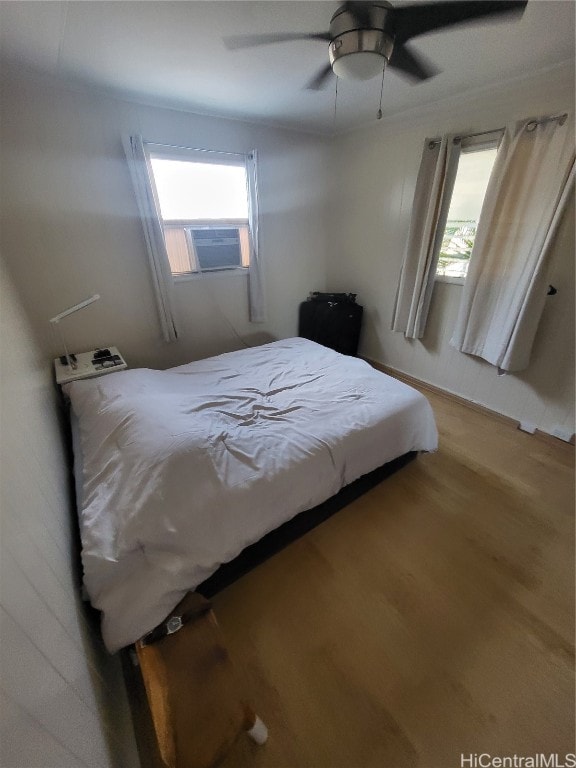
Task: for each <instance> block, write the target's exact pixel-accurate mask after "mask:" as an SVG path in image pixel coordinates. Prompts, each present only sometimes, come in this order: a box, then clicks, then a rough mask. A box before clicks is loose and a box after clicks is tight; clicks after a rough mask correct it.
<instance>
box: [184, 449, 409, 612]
mask: <svg viewBox="0 0 576 768" xmlns="http://www.w3.org/2000/svg"><path fill="white" fill-rule="evenodd" d="M416 455H417V453H416V452H415V451H411V452H410V453H405V454H404V455H403V456H399V457H398V458H397V459H393V460H392V461H389V462H388V463H387V464H383V465H382V466H381V467H377V468H376V469H374V470H373V471H372V472H369V473H368V474H366V475H362V477H359V478H358V480H355V481H354V482H353V483H350V484H349V485H346V486H345V487H344V488H342V490H341V491H339V492H338V493H337V494H336V495H335V496H331V497H330V498H329V499H327V500H326V501H324V502H322V504H319V505H318V506H317V507H313V508H312V509H308V510H306V511H304V512H300V514H298V515H296V517H293V518H292V519H291V520H288V521H287V522H285V523H283V524H282V525H281V526H279V527H278V528H275V529H274V530H273V531H270V533H267V534H266V536H264V537H263V538H261V539H260V540H259V541H257V542H255V543H254V544H251V545H250V546H249V547H246V549H243V550H242V552H241V553H240V554H239V555H238V556H237V557H235V558H234V559H233V560H231V561H230V562H229V563H224V565H221V566H220V568H218V570H217V571H215V572H214V573H213V574H212V576H209V577H208V578H207V579H206V580H205V581H203V582H202V583H201V584H199V585H198V586H197V587H196V589H195V591H196V592H199V593H200V594H201V595H203V596H204V597H212V596H213V595H216V594H217V593H218V592H221V591H222V590H223V589H225V588H226V587H228V586H230V584H232V583H234V582H235V581H237V580H238V579H239V578H240V577H241V576H244V574H246V573H248V572H249V571H251V570H253V569H254V568H256V566H257V565H260V563H263V562H264V561H265V560H268V558H270V557H272V555H274V554H276V552H279V551H280V550H281V549H284V547H286V546H288V544H291V543H292V542H293V541H295V540H296V539H298V538H300V536H303V535H304V534H305V533H308V531H311V530H312V529H313V528H316V526H317V525H320V523H322V522H323V521H324V520H327V519H328V518H329V517H331V516H332V515H333V514H335V513H336V512H338V511H339V510H341V509H342V508H343V507H345V506H347V505H348V504H351V503H352V502H353V501H355V500H356V499H357V498H359V497H360V496H362V495H363V494H364V493H366V492H367V491H369V490H370V489H371V488H374V486H376V485H378V484H379V483H381V482H382V481H383V480H384V479H385V478H387V477H390V475H392V474H394V472H397V471H398V470H399V469H401V468H402V467H404V466H406V464H408V463H409V462H410V461H412V460H413V459H414V458H416Z"/></svg>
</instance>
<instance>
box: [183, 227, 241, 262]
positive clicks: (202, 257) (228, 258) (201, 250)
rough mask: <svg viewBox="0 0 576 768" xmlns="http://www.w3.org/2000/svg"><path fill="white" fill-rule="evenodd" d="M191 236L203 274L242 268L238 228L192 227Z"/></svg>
mask: <svg viewBox="0 0 576 768" xmlns="http://www.w3.org/2000/svg"><path fill="white" fill-rule="evenodd" d="M190 236H191V238H192V242H193V243H194V250H195V251H196V258H197V260H198V266H199V267H200V269H201V270H202V272H209V271H211V270H220V269H237V268H238V267H241V266H242V255H241V252H240V233H239V231H238V227H218V228H217V229H216V228H214V229H213V228H209V227H191V228H190Z"/></svg>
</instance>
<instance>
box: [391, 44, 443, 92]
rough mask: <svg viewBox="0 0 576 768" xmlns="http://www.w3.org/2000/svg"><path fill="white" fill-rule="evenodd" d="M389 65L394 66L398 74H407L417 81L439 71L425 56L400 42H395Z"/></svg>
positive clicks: (410, 78) (413, 80)
mask: <svg viewBox="0 0 576 768" xmlns="http://www.w3.org/2000/svg"><path fill="white" fill-rule="evenodd" d="M388 66H389V67H394V69H397V70H398V74H400V75H406V76H407V77H408V79H409V80H412V82H417V83H419V82H422V80H428V79H429V78H430V77H434V75H437V74H438V72H439V70H438V69H436V67H434V65H433V64H431V63H430V62H428V61H426V60H425V59H424V57H423V56H421V55H420V54H416V53H414V51H411V50H410V49H409V48H408V47H407V46H405V45H402V44H398V43H394V48H393V49H392V56H390V61H389V62H388Z"/></svg>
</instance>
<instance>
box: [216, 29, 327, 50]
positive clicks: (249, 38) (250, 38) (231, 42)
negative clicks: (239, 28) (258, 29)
mask: <svg viewBox="0 0 576 768" xmlns="http://www.w3.org/2000/svg"><path fill="white" fill-rule="evenodd" d="M293 40H324V41H326V42H327V43H328V42H330V33H329V32H311V33H307V32H288V33H286V34H270V35H233V36H232V37H225V38H224V45H225V46H226V48H228V50H230V51H235V50H237V49H239V48H255V47H256V46H258V45H272V44H273V43H288V42H291V41H293Z"/></svg>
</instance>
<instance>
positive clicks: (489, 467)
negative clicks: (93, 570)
mask: <svg viewBox="0 0 576 768" xmlns="http://www.w3.org/2000/svg"><path fill="white" fill-rule="evenodd" d="M426 394H427V396H428V397H429V399H430V401H431V403H432V405H433V408H434V411H435V414H436V417H437V422H438V426H439V430H440V450H439V451H438V453H435V454H430V455H424V456H420V457H418V459H417V460H416V461H414V462H412V463H411V464H410V465H409V466H407V467H405V468H404V469H402V470H401V471H400V472H398V473H397V474H396V475H394V476H393V477H392V478H389V479H388V480H386V481H385V482H384V483H382V484H381V485H380V486H378V487H376V488H375V489H373V490H372V491H370V492H369V493H368V494H366V495H365V496H363V497H362V498H360V499H359V500H357V501H356V502H354V503H353V504H351V505H350V506H349V507H347V508H346V509H344V510H342V511H341V512H339V513H338V514H337V515H335V516H334V517H332V518H331V519H330V520H328V521H326V522H325V523H323V524H322V525H321V526H319V527H318V528H316V529H315V530H314V531H312V532H310V533H308V534H307V535H305V536H304V537H303V538H302V539H300V540H298V541H296V542H295V543H293V544H291V545H290V546H289V547H288V548H287V549H285V550H284V551H283V552H281V553H279V554H278V555H275V556H274V557H273V558H272V559H271V560H269V561H268V562H266V563H264V564H263V565H261V566H259V567H258V568H257V569H255V570H254V571H253V572H251V573H249V574H248V575H246V576H245V577H243V578H242V579H241V580H240V581H238V582H237V583H235V584H233V585H232V586H231V587H229V588H228V589H226V590H225V591H224V592H222V593H220V594H219V595H217V596H216V597H215V598H214V599H213V604H214V608H215V611H216V615H217V617H218V620H219V622H220V624H221V626H222V629H223V631H224V634H225V636H226V639H227V641H228V645H229V649H230V652H231V654H232V656H233V658H235V659H236V660H237V662H240V666H241V670H240V671H241V674H242V676H243V679H244V682H245V686H246V689H247V691H248V694H249V697H250V700H251V702H252V703H253V705H254V707H255V709H256V710H257V712H258V713H259V714H260V716H261V717H262V718H263V719H264V720H265V722H266V723H267V725H268V727H269V729H270V739H269V742H268V743H267V744H266V745H265V746H264V747H257V746H255V745H254V744H252V743H251V742H250V741H249V740H248V739H247V738H244V737H242V738H241V739H240V740H239V741H238V742H237V744H236V746H235V748H234V751H233V752H232V753H231V754H230V755H229V757H228V758H226V760H225V762H224V763H223V764H222V767H223V768H412V766H421V767H422V768H451V767H452V766H454V768H457V767H458V766H460V764H461V762H460V755H461V753H464V754H465V755H466V756H469V755H470V754H474V753H488V754H491V755H495V756H506V755H514V754H516V755H534V754H535V753H546V754H548V753H555V752H558V753H560V754H561V756H563V755H564V754H565V753H569V752H574V448H573V447H572V446H569V445H567V444H564V443H562V442H560V441H554V444H553V443H552V442H545V441H541V440H538V439H537V438H534V437H531V436H529V435H526V434H524V433H523V432H520V431H518V430H515V429H513V428H512V427H511V426H510V425H508V424H506V423H502V422H501V421H499V420H498V419H496V418H494V419H492V418H490V417H488V416H486V415H484V414H480V413H477V412H475V411H473V410H471V409H470V408H467V407H466V406H464V405H460V404H458V403H455V402H451V401H450V400H448V399H446V398H444V397H442V396H439V395H432V394H430V393H426Z"/></svg>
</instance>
